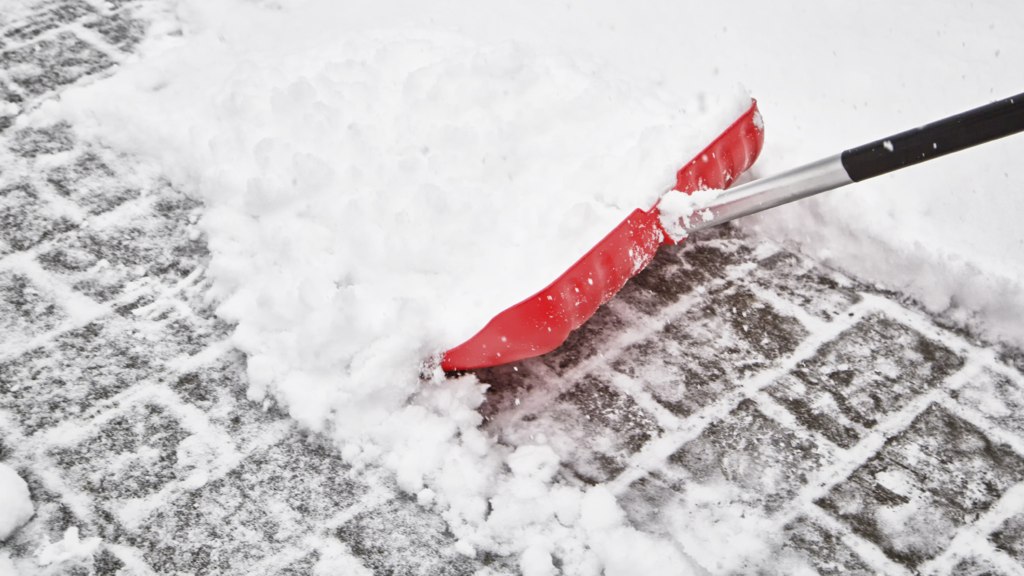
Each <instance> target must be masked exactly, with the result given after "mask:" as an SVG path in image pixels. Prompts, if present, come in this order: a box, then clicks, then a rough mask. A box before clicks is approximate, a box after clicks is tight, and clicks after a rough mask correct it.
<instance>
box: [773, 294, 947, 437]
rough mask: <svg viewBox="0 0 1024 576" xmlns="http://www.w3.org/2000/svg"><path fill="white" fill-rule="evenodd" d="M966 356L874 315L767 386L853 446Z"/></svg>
mask: <svg viewBox="0 0 1024 576" xmlns="http://www.w3.org/2000/svg"><path fill="white" fill-rule="evenodd" d="M962 365H963V359H962V358H960V357H959V356H958V355H956V354H955V353H954V352H953V351H951V350H950V349H948V348H947V347H945V346H943V345H942V344H940V343H938V342H935V341H933V340H931V339H929V338H926V337H925V336H923V335H922V334H920V333H919V332H917V331H916V330H914V329H912V328H910V327H907V326H905V325H903V324H900V323H899V322H897V321H895V320H892V319H891V318H888V317H886V316H884V315H881V314H872V315H869V316H868V317H866V318H864V319H863V320H861V321H860V322H858V323H857V324H856V325H855V326H853V327H852V328H850V329H848V330H846V331H845V332H843V333H842V334H841V335H840V336H839V337H838V338H836V339H835V340H833V341H831V342H828V343H826V344H824V345H823V346H821V347H820V348H819V349H818V351H817V353H815V355H814V357H812V358H810V359H808V360H805V361H803V362H800V363H799V364H798V365H797V367H796V369H794V370H793V372H792V373H791V374H789V375H787V376H786V377H784V378H782V379H781V380H779V381H778V382H776V383H775V384H773V385H772V386H771V387H770V388H769V389H768V392H769V394H771V395H772V397H774V398H775V399H776V400H777V401H779V403H781V404H783V405H784V406H786V407H787V408H788V409H789V410H790V411H791V412H792V413H793V415H794V416H795V417H796V418H797V419H798V420H799V421H800V422H801V424H803V425H804V426H807V427H808V428H810V429H812V430H817V431H818V432H821V433H822V434H823V435H824V436H825V437H826V438H828V439H829V440H831V441H832V442H835V443H836V444H838V445H839V446H842V447H844V448H849V447H851V446H853V445H854V444H855V443H856V442H857V441H858V440H859V439H860V438H862V437H863V436H864V434H865V433H866V431H867V430H870V429H873V428H874V427H875V426H877V425H878V423H879V422H880V421H882V420H883V419H884V417H885V416H886V415H887V414H891V413H893V412H896V411H897V410H899V409H900V408H902V407H903V406H905V405H906V404H907V403H908V402H910V401H911V400H912V399H913V398H915V397H916V396H918V395H919V394H921V393H923V392H925V391H926V390H930V389H932V388H936V387H939V386H941V385H942V383H943V380H944V379H945V378H946V377H947V376H949V375H951V374H952V373H954V372H956V371H957V370H959V369H960V367H961V366H962Z"/></svg>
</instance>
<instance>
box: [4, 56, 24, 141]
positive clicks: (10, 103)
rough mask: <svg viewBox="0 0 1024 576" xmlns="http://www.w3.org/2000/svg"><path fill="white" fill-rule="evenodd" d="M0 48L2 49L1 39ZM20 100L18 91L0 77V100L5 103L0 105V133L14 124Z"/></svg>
mask: <svg viewBox="0 0 1024 576" xmlns="http://www.w3.org/2000/svg"><path fill="white" fill-rule="evenodd" d="M0 50H3V42H2V41H0ZM22 101H23V98H22V97H21V94H20V93H19V91H18V90H17V89H16V88H14V87H13V86H11V85H9V84H7V83H6V82H5V81H4V80H3V79H2V78H0V102H4V103H7V106H4V107H0V134H2V133H3V132H4V130H7V129H8V128H10V127H11V126H12V125H13V124H14V119H15V118H17V116H18V115H19V114H21V103H22Z"/></svg>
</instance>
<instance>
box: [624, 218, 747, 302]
mask: <svg viewBox="0 0 1024 576" xmlns="http://www.w3.org/2000/svg"><path fill="white" fill-rule="evenodd" d="M720 234H721V235H722V237H723V238H727V237H728V235H729V234H731V230H725V231H721V233H720ZM708 240H709V239H708V238H706V239H704V240H703V241H694V242H688V243H684V244H681V245H678V246H663V247H662V248H661V249H660V250H658V253H657V254H656V255H655V257H654V260H653V261H652V262H651V264H650V265H649V266H648V267H647V268H645V269H644V271H643V272H641V273H640V274H637V275H636V276H635V277H634V278H632V279H631V280H630V281H629V282H628V283H627V284H626V286H624V287H623V289H622V290H621V291H620V292H619V294H618V295H617V296H616V297H617V298H618V299H620V300H622V301H623V302H627V303H629V304H630V305H631V306H632V307H634V308H636V309H637V310H639V311H641V312H644V313H647V314H654V313H657V312H659V311H660V310H661V309H662V308H664V307H665V306H667V305H670V304H672V303H674V302H676V301H677V300H679V298H680V297H681V296H682V295H683V294H688V293H690V292H691V291H693V290H694V289H696V288H698V287H701V286H706V285H707V284H708V283H709V281H710V280H712V279H715V278H722V277H724V276H725V274H726V270H728V268H729V267H731V266H735V265H737V264H742V263H744V262H749V261H750V259H751V257H752V252H751V250H750V248H749V246H747V245H746V244H745V243H743V242H739V241H736V240H731V241H729V240H726V241H723V242H718V243H713V242H709V241H708Z"/></svg>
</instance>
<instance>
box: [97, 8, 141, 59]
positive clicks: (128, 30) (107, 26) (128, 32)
mask: <svg viewBox="0 0 1024 576" xmlns="http://www.w3.org/2000/svg"><path fill="white" fill-rule="evenodd" d="M85 26H86V28H92V29H94V30H96V32H98V33H99V34H100V35H101V36H103V38H104V39H105V40H106V41H107V42H109V43H110V44H111V45H113V46H117V47H118V48H120V49H121V50H122V51H124V52H131V51H133V50H134V49H135V47H136V46H138V44H139V42H141V41H142V39H143V38H144V37H145V35H146V21H145V20H140V19H138V18H135V17H133V16H132V15H131V14H129V13H127V12H124V11H122V12H117V13H115V14H111V15H110V16H104V17H102V18H100V19H98V20H94V21H92V22H88V23H86V25H85Z"/></svg>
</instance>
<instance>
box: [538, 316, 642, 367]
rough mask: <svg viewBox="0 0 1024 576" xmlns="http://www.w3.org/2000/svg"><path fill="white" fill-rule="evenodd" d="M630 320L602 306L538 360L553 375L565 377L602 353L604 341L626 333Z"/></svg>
mask: <svg viewBox="0 0 1024 576" xmlns="http://www.w3.org/2000/svg"><path fill="white" fill-rule="evenodd" d="M630 321H631V320H630V319H629V318H627V317H625V316H624V315H623V313H622V312H619V311H617V310H616V307H615V306H614V305H605V306H602V307H601V308H599V309H598V310H597V312H596V313H595V314H594V315H593V316H592V317H591V318H590V320H588V321H587V323H586V324H584V325H583V326H581V327H580V328H579V329H578V330H576V331H574V332H572V333H571V334H570V335H569V338H568V339H567V340H566V341H565V343H564V344H562V345H561V346H559V347H558V348H557V349H556V350H554V351H553V352H549V353H548V354H545V355H544V356H542V357H541V360H542V361H543V362H544V364H546V365H547V366H548V367H550V368H551V369H552V370H554V371H555V373H557V374H565V373H566V372H568V371H569V370H571V369H573V368H575V367H576V366H579V365H580V363H582V362H584V361H586V360H588V359H590V358H592V357H593V356H594V355H595V354H598V353H599V352H601V351H603V350H606V349H607V348H608V346H607V343H608V341H609V340H611V339H613V338H615V337H616V336H617V335H619V334H621V333H622V331H623V330H626V329H627V327H628V326H629V324H630Z"/></svg>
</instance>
